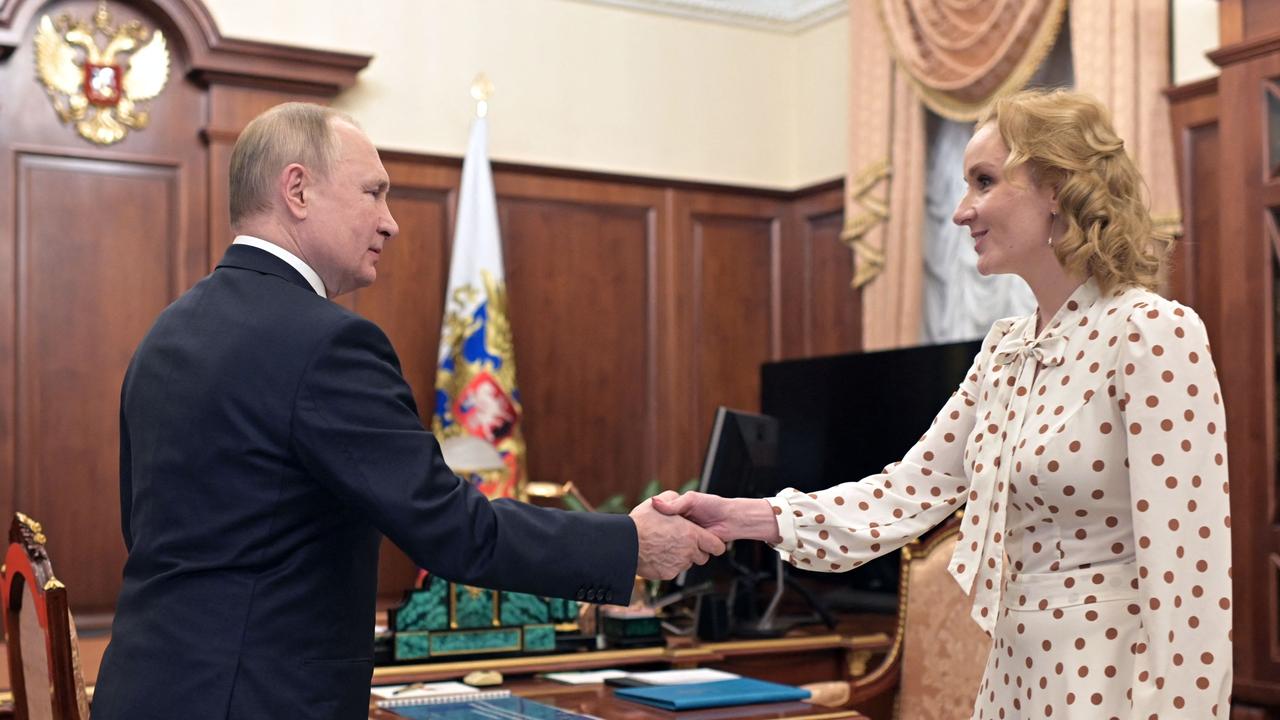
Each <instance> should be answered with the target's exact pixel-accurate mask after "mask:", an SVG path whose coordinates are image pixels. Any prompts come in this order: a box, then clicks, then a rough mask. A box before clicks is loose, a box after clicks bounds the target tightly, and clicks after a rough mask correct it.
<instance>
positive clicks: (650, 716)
mask: <svg viewBox="0 0 1280 720" xmlns="http://www.w3.org/2000/svg"><path fill="white" fill-rule="evenodd" d="M503 687H505V688H507V689H509V690H511V691H512V693H514V694H516V695H519V696H521V697H526V698H529V699H531V700H537V701H538V702H540V703H545V704H547V705H554V706H556V707H558V708H562V709H564V710H571V711H573V712H577V713H582V714H583V715H593V716H595V717H598V718H605V719H606V720H730V718H741V719H742V720H765V719H766V718H769V719H782V718H787V719H789V720H867V719H866V717H865V716H863V715H861V714H859V713H858V712H857V711H854V710H842V709H839V708H823V707H818V706H816V705H810V704H808V703H802V702H784V703H770V704H767V705H739V706H737V707H726V708H712V709H707V710H689V711H685V712H681V713H673V712H667V711H665V710H659V709H658V708H654V707H649V706H648V705H641V704H640V703H634V702H627V701H626V700H619V699H617V698H615V697H614V696H613V689H612V688H609V687H605V686H603V685H561V684H559V683H553V682H550V681H547V680H521V681H517V682H514V683H508V684H506V685H504V686H503ZM399 717H400V716H399V715H396V714H395V713H394V712H391V711H389V710H371V711H370V713H369V718H370V720H395V719H396V718H399Z"/></svg>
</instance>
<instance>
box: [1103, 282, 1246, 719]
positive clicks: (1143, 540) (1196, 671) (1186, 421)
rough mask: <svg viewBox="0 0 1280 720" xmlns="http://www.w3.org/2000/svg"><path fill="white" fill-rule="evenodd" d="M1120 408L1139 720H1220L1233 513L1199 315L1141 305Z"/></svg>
mask: <svg viewBox="0 0 1280 720" xmlns="http://www.w3.org/2000/svg"><path fill="white" fill-rule="evenodd" d="M1122 341H1123V342H1124V344H1123V345H1122V346H1121V353H1120V367H1119V368H1118V369H1117V375H1118V377H1119V378H1120V381H1121V384H1122V387H1123V390H1124V394H1123V396H1122V401H1121V403H1122V404H1121V410H1122V412H1123V413H1124V418H1125V430H1126V439H1127V441H1128V452H1129V456H1128V461H1129V486H1130V488H1129V489H1130V495H1131V497H1132V502H1133V534H1134V539H1135V540H1136V545H1135V546H1134V547H1135V551H1134V554H1135V559H1136V561H1137V565H1138V588H1137V589H1138V594H1139V601H1138V604H1137V607H1135V608H1132V610H1133V611H1134V612H1136V613H1140V616H1141V619H1142V626H1143V627H1144V628H1145V629H1146V634H1147V642H1140V643H1139V644H1138V646H1137V648H1136V650H1135V652H1136V653H1137V654H1138V655H1139V656H1145V657H1140V659H1141V660H1143V661H1144V663H1145V666H1146V667H1148V668H1150V669H1151V672H1150V673H1148V672H1142V673H1140V674H1139V677H1138V684H1137V685H1135V686H1134V689H1133V710H1134V713H1133V716H1134V717H1143V718H1146V717H1155V716H1156V715H1159V716H1160V717H1197V718H1211V717H1226V715H1227V714H1228V713H1229V711H1230V710H1229V708H1230V706H1229V704H1228V696H1229V694H1230V692H1231V509H1230V505H1229V502H1228V500H1229V496H1228V483H1227V459H1226V458H1227V443H1226V426H1225V420H1224V412H1223V407H1222V400H1221V396H1220V395H1219V390H1218V378H1217V373H1216V372H1215V371H1214V367H1213V360H1212V358H1210V356H1209V344H1208V339H1207V336H1206V333H1205V330H1204V325H1203V324H1202V323H1201V322H1200V318H1198V317H1196V315H1195V313H1193V312H1192V311H1191V310H1190V309H1187V308H1184V307H1182V306H1180V305H1177V304H1176V303H1173V302H1169V301H1158V302H1156V303H1152V304H1149V305H1145V306H1138V308H1137V309H1136V310H1135V312H1134V314H1133V316H1132V317H1131V318H1130V319H1129V324H1128V332H1127V337H1125V338H1122Z"/></svg>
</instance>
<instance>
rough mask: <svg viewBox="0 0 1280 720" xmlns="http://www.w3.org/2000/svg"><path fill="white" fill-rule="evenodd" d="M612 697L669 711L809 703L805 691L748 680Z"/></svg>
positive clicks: (667, 687)
mask: <svg viewBox="0 0 1280 720" xmlns="http://www.w3.org/2000/svg"><path fill="white" fill-rule="evenodd" d="M613 694H614V695H615V696H617V697H620V698H622V699H624V700H631V701H634V702H639V703H644V704H646V705H653V706H654V707H660V708H662V709H664V710H673V711H679V710H697V709H699V708H714V707H728V706H730V705H754V704H756V703H772V702H787V701H791V700H808V699H809V691H808V690H802V689H800V688H798V687H794V686H791V685H779V684H778V683H771V682H765V681H764V680H754V679H752V678H737V679H734V680H717V681H716V682H706V683H692V684H689V685H654V686H652V687H638V688H619V689H617V690H614V691H613Z"/></svg>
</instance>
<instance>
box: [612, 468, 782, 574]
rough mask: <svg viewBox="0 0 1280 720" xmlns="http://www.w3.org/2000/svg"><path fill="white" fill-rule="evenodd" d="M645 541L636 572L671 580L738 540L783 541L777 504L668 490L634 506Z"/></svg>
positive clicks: (638, 532) (638, 533) (639, 534)
mask: <svg viewBox="0 0 1280 720" xmlns="http://www.w3.org/2000/svg"><path fill="white" fill-rule="evenodd" d="M631 519H632V521H634V522H635V524H636V536H637V537H638V538H639V541H640V558H639V562H638V563H637V564H636V574H638V575H640V576H641V577H645V578H648V579H650V580H670V579H671V578H674V577H675V576H677V575H679V574H680V573H682V572H684V571H685V570H688V569H689V566H691V565H701V564H703V563H705V562H706V561H707V560H708V559H709V558H710V557H711V556H712V555H719V554H721V553H723V552H724V549H725V543H728V542H730V541H733V540H764V541H766V542H778V541H780V540H781V539H782V538H781V537H780V536H779V534H778V523H777V521H776V520H775V519H774V515H773V507H772V506H771V505H769V503H768V502H767V501H765V500H760V499H755V498H723V497H720V496H719V495H707V494H706V493H700V492H688V493H685V494H683V495H681V494H679V493H676V492H674V491H671V490H668V491H666V492H664V493H662V494H660V495H657V496H655V497H652V498H650V499H648V500H646V501H644V502H643V503H641V504H639V505H637V506H636V507H635V509H634V510H632V511H631Z"/></svg>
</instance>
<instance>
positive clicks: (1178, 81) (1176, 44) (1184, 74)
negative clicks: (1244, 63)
mask: <svg viewBox="0 0 1280 720" xmlns="http://www.w3.org/2000/svg"><path fill="white" fill-rule="evenodd" d="M1172 9H1173V82H1174V84H1175V85H1182V84H1184V83H1189V82H1193V81H1195V80H1203V79H1205V78H1209V77H1213V76H1215V75H1217V74H1218V67H1217V66H1216V65H1214V64H1213V63H1212V62H1210V61H1209V58H1207V57H1205V56H1204V54H1205V53H1206V52H1208V51H1210V50H1214V49H1216V48H1217V47H1218V0H1173V7H1172Z"/></svg>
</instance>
